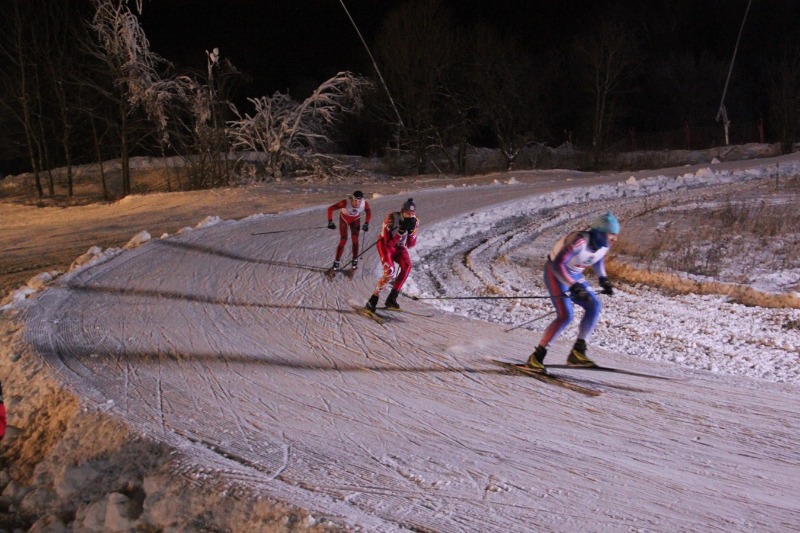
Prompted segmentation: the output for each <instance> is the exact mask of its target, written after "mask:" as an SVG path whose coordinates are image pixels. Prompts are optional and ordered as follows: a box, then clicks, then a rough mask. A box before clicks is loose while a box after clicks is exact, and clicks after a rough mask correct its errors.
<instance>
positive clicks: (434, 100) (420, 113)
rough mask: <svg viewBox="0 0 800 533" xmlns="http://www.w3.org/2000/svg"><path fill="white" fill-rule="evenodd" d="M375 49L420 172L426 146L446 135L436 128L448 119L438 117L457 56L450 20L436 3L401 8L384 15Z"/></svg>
mask: <svg viewBox="0 0 800 533" xmlns="http://www.w3.org/2000/svg"><path fill="white" fill-rule="evenodd" d="M377 48H378V56H379V58H380V59H379V62H380V63H381V64H382V66H383V68H384V75H385V76H384V77H385V79H386V83H387V85H388V87H389V90H390V91H391V92H392V94H393V96H394V98H395V102H396V103H397V107H398V110H399V112H400V115H401V117H402V119H403V123H404V125H405V129H404V131H403V132H402V136H403V139H404V140H405V141H406V142H407V143H408V144H409V145H410V148H411V150H412V152H413V153H414V156H415V159H416V166H417V172H418V173H423V172H425V168H426V166H427V162H428V155H429V151H430V149H431V147H433V146H437V145H440V144H441V140H440V139H441V138H442V137H444V136H445V135H443V132H442V128H441V126H443V125H444V126H448V125H449V119H452V117H448V119H443V117H437V110H438V109H439V108H441V107H442V106H443V104H445V103H446V102H444V100H445V99H446V98H447V97H448V95H447V93H446V92H445V90H444V88H445V85H446V79H447V77H448V76H449V75H450V74H451V72H452V68H453V65H454V63H455V62H456V61H457V58H458V52H459V50H458V42H457V36H456V31H455V29H454V24H453V22H452V19H451V16H450V14H449V12H448V11H447V10H446V9H444V7H443V6H442V5H441V2H440V1H439V0H417V1H415V2H411V3H406V4H402V5H401V6H400V7H398V8H397V9H396V10H395V11H393V12H392V13H390V14H389V15H388V16H387V18H386V21H385V23H384V27H383V30H382V31H381V33H380V38H379V41H378V47H377ZM451 95H452V93H451Z"/></svg>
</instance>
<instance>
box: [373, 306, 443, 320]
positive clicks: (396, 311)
mask: <svg viewBox="0 0 800 533" xmlns="http://www.w3.org/2000/svg"><path fill="white" fill-rule="evenodd" d="M378 309H380V310H381V311H387V312H390V313H405V314H407V315H413V316H418V317H420V318H433V315H432V314H430V315H428V314H425V313H417V312H414V311H409V310H407V309H397V308H392V307H379V308H378Z"/></svg>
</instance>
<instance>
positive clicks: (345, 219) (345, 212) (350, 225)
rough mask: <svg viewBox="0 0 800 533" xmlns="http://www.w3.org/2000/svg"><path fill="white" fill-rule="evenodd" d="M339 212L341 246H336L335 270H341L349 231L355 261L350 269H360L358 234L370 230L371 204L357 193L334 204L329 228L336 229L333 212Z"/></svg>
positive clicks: (361, 194)
mask: <svg viewBox="0 0 800 533" xmlns="http://www.w3.org/2000/svg"><path fill="white" fill-rule="evenodd" d="M336 209H338V210H339V244H338V245H337V246H336V256H335V257H334V260H333V270H339V266H340V265H341V260H342V254H343V253H344V246H345V244H347V233H348V231H349V232H350V234H351V235H352V238H351V241H352V250H353V260H352V262H351V263H350V268H352V269H353V270H355V269H357V268H358V250H359V243H358V234H359V231H361V230H364V231H368V230H369V221H370V220H372V211H370V208H369V202H367V200H366V199H365V198H364V193H363V192H361V191H355V192H354V193H353V194H351V195H350V196H349V197H347V198H345V199H344V200H342V201H340V202H337V203H335V204H333V205H332V206H330V207H328V228H329V229H336V224H335V223H334V222H333V212H334V211H335V210H336ZM362 213H364V217H365V218H364V225H361V214H362Z"/></svg>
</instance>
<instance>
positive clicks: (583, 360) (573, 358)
mask: <svg viewBox="0 0 800 533" xmlns="http://www.w3.org/2000/svg"><path fill="white" fill-rule="evenodd" d="M567 364H568V365H572V366H587V367H589V366H597V365H596V364H595V362H594V361H592V360H591V359H589V358H588V357H586V341H585V340H583V339H578V340H577V341H575V345H574V346H573V347H572V351H570V352H569V356H567Z"/></svg>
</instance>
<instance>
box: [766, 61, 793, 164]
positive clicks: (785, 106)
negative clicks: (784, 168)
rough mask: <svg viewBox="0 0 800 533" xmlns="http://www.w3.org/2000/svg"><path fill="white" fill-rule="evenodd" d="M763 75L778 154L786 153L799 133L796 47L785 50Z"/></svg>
mask: <svg viewBox="0 0 800 533" xmlns="http://www.w3.org/2000/svg"><path fill="white" fill-rule="evenodd" d="M767 72H769V78H768V80H767V92H768V94H769V100H770V110H771V115H772V120H773V121H774V123H775V128H776V130H777V132H776V133H777V134H778V139H779V140H780V143H781V152H782V153H784V154H788V153H791V152H792V146H793V144H794V142H795V140H796V139H797V134H798V132H800V47H797V46H795V47H794V48H787V49H786V50H785V51H784V52H783V54H782V55H781V56H780V57H779V58H777V59H774V60H773V61H772V62H771V64H770V68H769V69H768V70H767Z"/></svg>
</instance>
